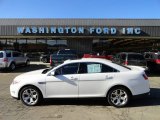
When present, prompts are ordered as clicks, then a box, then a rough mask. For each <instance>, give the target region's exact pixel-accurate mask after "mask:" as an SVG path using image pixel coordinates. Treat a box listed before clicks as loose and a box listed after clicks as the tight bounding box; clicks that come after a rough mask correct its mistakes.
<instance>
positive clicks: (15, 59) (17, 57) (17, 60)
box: [12, 51, 21, 65]
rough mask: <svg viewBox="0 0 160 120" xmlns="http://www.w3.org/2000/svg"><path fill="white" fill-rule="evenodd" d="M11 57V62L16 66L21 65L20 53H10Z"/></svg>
mask: <svg viewBox="0 0 160 120" xmlns="http://www.w3.org/2000/svg"><path fill="white" fill-rule="evenodd" d="M12 55H13V60H14V62H15V63H16V65H19V64H21V60H20V53H19V52H16V51H14V52H12Z"/></svg>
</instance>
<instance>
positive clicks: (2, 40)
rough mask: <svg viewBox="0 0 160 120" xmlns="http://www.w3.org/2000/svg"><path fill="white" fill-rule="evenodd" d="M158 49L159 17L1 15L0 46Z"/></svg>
mask: <svg viewBox="0 0 160 120" xmlns="http://www.w3.org/2000/svg"><path fill="white" fill-rule="evenodd" d="M64 48H67V49H75V50H77V51H79V52H83V53H88V52H93V51H95V52H102V51H106V52H107V53H108V54H114V53H117V52H124V51H127V52H144V51H151V50H153V49H160V19H0V49H1V50H2V49H10V50H19V51H22V52H24V53H29V52H32V53H34V52H35V53H36V52H54V51H57V50H59V49H64Z"/></svg>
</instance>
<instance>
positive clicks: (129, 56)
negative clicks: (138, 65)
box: [128, 54, 145, 60]
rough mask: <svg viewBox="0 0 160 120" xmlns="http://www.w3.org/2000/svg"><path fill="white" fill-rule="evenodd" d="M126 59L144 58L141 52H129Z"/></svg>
mask: <svg viewBox="0 0 160 120" xmlns="http://www.w3.org/2000/svg"><path fill="white" fill-rule="evenodd" d="M128 60H145V58H144V57H143V55H141V54H129V55H128Z"/></svg>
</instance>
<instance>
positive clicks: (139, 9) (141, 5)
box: [0, 0, 160, 18]
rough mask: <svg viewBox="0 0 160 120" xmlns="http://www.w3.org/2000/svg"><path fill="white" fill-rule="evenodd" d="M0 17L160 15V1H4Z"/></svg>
mask: <svg viewBox="0 0 160 120" xmlns="http://www.w3.org/2000/svg"><path fill="white" fill-rule="evenodd" d="M0 18H160V0H0Z"/></svg>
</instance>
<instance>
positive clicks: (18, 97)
mask: <svg viewBox="0 0 160 120" xmlns="http://www.w3.org/2000/svg"><path fill="white" fill-rule="evenodd" d="M29 86H32V87H35V88H36V89H37V90H38V91H39V92H40V95H41V97H42V98H43V94H42V91H41V90H40V89H39V88H38V87H37V86H35V85H32V84H28V85H24V86H23V87H21V88H20V90H19V91H18V100H20V93H21V90H22V89H23V88H25V87H29Z"/></svg>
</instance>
